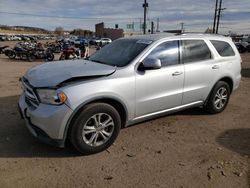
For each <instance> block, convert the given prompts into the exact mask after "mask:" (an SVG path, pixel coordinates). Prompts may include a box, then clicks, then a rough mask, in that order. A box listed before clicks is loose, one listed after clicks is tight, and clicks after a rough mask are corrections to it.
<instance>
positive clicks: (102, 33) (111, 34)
mask: <svg viewBox="0 0 250 188" xmlns="http://www.w3.org/2000/svg"><path fill="white" fill-rule="evenodd" d="M95 35H96V37H99V38H102V37H104V38H110V39H112V40H115V39H118V38H121V37H124V33H123V29H118V28H106V27H105V25H104V23H103V22H102V23H98V24H96V25H95Z"/></svg>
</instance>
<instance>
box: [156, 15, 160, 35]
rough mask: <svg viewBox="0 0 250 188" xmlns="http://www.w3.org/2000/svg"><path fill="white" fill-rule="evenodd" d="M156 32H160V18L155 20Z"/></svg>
mask: <svg viewBox="0 0 250 188" xmlns="http://www.w3.org/2000/svg"><path fill="white" fill-rule="evenodd" d="M156 32H160V18H157V25H156Z"/></svg>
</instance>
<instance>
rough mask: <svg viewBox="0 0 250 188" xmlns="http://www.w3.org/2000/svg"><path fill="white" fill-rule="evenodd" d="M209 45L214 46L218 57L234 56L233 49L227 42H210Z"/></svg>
mask: <svg viewBox="0 0 250 188" xmlns="http://www.w3.org/2000/svg"><path fill="white" fill-rule="evenodd" d="M211 43H212V44H213V45H214V47H215V49H216V50H217V52H218V53H219V54H220V56H222V57H227V56H234V55H235V53H234V50H233V48H232V47H231V45H230V44H228V43H227V42H224V41H218V40H211Z"/></svg>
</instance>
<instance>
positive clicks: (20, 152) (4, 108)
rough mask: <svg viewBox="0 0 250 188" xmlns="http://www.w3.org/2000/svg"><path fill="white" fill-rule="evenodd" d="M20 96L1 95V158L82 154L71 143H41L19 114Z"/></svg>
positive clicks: (74, 155)
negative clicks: (54, 145)
mask: <svg viewBox="0 0 250 188" xmlns="http://www.w3.org/2000/svg"><path fill="white" fill-rule="evenodd" d="M18 97H19V96H8V97H0V122H1V123H0V130H1V131H0V158H16V157H18V158H20V157H21V158H22V157H23V158H27V157H46V158H47V157H51V158H53V157H76V156H80V155H81V154H80V153H79V152H77V151H76V150H75V149H74V148H73V147H72V146H71V145H69V144H66V147H65V148H57V147H53V146H49V145H46V144H44V143H40V142H39V141H38V140H37V139H35V138H34V137H33V136H32V135H31V134H30V133H29V131H28V129H27V128H26V126H25V121H24V120H23V119H21V117H20V115H19V112H18V109H17V101H18Z"/></svg>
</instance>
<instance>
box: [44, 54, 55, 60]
mask: <svg viewBox="0 0 250 188" xmlns="http://www.w3.org/2000/svg"><path fill="white" fill-rule="evenodd" d="M54 58H55V56H54V54H53V53H48V54H47V57H46V60H47V61H53V60H54Z"/></svg>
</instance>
